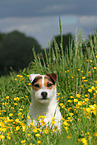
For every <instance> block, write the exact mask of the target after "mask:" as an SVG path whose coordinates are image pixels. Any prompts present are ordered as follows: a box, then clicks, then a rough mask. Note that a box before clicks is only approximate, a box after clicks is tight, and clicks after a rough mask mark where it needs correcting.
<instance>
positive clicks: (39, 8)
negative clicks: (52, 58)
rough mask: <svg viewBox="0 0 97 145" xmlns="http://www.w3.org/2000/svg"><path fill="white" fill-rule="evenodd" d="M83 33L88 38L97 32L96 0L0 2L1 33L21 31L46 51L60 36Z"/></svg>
mask: <svg viewBox="0 0 97 145" xmlns="http://www.w3.org/2000/svg"><path fill="white" fill-rule="evenodd" d="M59 16H60V17H61V21H62V26H63V34H66V33H68V32H71V33H72V34H75V32H76V28H77V30H78V32H79V31H80V30H81V31H82V33H83V34H84V35H85V36H88V34H90V32H91V33H93V31H94V30H95V29H97V0H68V1H67V0H0V32H11V31H13V30H19V31H21V32H23V33H25V34H26V35H27V36H32V37H35V38H36V39H37V41H38V42H39V43H40V45H41V46H42V47H45V48H47V47H48V43H50V42H51V40H52V38H53V36H55V35H58V34H59Z"/></svg>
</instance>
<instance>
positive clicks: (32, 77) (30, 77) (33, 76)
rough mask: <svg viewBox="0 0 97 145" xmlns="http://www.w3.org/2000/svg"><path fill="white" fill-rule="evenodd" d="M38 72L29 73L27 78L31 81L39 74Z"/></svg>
mask: <svg viewBox="0 0 97 145" xmlns="http://www.w3.org/2000/svg"><path fill="white" fill-rule="evenodd" d="M39 75H40V74H30V76H29V79H30V81H31V83H32V82H33V81H34V79H35V78H36V77H37V76H39Z"/></svg>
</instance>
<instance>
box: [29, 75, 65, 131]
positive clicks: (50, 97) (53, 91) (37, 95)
mask: <svg viewBox="0 0 97 145" xmlns="http://www.w3.org/2000/svg"><path fill="white" fill-rule="evenodd" d="M57 77H58V76H57V74H54V73H53V74H46V75H40V74H31V75H30V77H29V78H30V81H31V92H32V95H31V104H30V110H29V113H28V116H30V115H31V117H32V119H33V122H34V124H35V125H37V116H38V115H40V116H46V118H45V119H44V122H45V123H46V125H47V124H50V125H51V121H52V118H54V120H55V124H54V125H55V126H57V129H58V130H60V128H61V119H62V116H61V112H60V111H59V109H58V102H57V88H56V80H57ZM31 122H32V120H31V119H28V120H27V124H28V126H30V123H31Z"/></svg>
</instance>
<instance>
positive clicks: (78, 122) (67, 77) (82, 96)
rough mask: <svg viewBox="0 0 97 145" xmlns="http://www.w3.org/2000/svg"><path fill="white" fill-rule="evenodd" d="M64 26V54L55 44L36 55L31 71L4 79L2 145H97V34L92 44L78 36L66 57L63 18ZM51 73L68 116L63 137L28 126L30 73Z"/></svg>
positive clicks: (0, 84) (0, 120)
mask: <svg viewBox="0 0 97 145" xmlns="http://www.w3.org/2000/svg"><path fill="white" fill-rule="evenodd" d="M59 25H60V35H61V43H60V48H61V49H59V48H58V45H57V42H56V40H55V39H54V46H55V47H54V48H51V47H49V50H48V51H47V50H45V49H44V55H43V54H40V55H37V54H36V53H35V50H33V53H34V62H31V64H30V65H29V67H28V68H27V69H24V70H23V71H21V72H19V74H18V75H16V74H15V73H12V74H10V76H8V77H1V78H0V100H1V101H0V106H1V110H0V127H1V128H0V133H1V135H0V144H4V145H8V144H17V145H20V144H27V145H28V144H30V145H34V144H35V145H37V144H42V145H51V144H52V145H54V144H56V145H57V144H58V145H62V144H67V145H69V144H70V145H78V144H79V145H83V144H84V145H96V144H97V34H95V35H94V40H92V38H91V39H90V41H89V43H90V45H88V43H87V41H86V40H85V38H84V36H83V35H82V33H80V34H78V33H77V32H76V34H75V37H74V40H73V41H72V43H71V44H70V45H69V48H68V52H67V54H66V53H64V49H63V45H62V44H63V38H62V25H61V20H60V19H59ZM83 43H84V47H85V49H86V53H84V52H83ZM52 72H54V73H57V74H58V80H57V90H58V94H57V95H58V98H57V100H58V101H59V109H60V111H61V113H62V116H63V119H62V122H63V123H62V133H61V134H60V133H59V132H58V131H56V128H54V129H50V128H46V126H45V125H44V127H43V128H42V129H41V125H39V126H34V125H33V123H32V125H31V126H30V127H28V126H27V124H26V122H27V112H28V110H29V105H30V101H31V98H30V95H31V94H30V87H31V86H30V85H31V84H30V81H29V78H28V77H29V74H30V73H40V74H46V73H52ZM41 119H42V121H43V118H42V117H41ZM42 125H43V124H42Z"/></svg>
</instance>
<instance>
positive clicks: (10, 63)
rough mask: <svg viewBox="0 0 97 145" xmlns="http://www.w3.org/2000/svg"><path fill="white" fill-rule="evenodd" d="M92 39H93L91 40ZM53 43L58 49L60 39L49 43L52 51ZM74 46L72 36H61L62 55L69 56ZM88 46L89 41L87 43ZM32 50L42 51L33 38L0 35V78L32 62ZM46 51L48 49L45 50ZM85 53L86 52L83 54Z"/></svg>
mask: <svg viewBox="0 0 97 145" xmlns="http://www.w3.org/2000/svg"><path fill="white" fill-rule="evenodd" d="M92 37H93V36H92ZM92 39H93V38H92ZM54 41H56V42H57V45H58V48H59V49H61V47H60V42H61V37H60V35H58V36H55V37H54V40H52V42H51V48H53V49H54V47H55V45H54ZM71 43H72V45H73V44H74V39H73V35H72V34H71V33H68V34H66V35H63V51H64V54H67V53H68V54H69V46H70V44H71ZM87 43H88V45H90V43H89V40H88V41H87ZM32 48H34V49H35V52H36V54H39V53H43V54H44V51H43V49H42V47H41V45H40V44H39V43H38V41H37V40H36V39H35V38H33V37H27V36H26V35H25V34H24V33H21V32H19V31H13V32H10V33H0V76H1V75H5V74H8V73H9V72H10V70H11V69H13V70H14V71H19V70H20V69H23V68H25V67H27V66H28V65H29V63H30V62H31V61H33V60H34V56H33V53H32ZM82 49H83V53H84V52H85V44H84V43H83V46H82ZM46 51H48V49H46ZM85 53H86V52H85Z"/></svg>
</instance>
